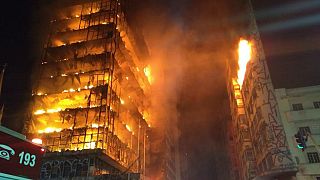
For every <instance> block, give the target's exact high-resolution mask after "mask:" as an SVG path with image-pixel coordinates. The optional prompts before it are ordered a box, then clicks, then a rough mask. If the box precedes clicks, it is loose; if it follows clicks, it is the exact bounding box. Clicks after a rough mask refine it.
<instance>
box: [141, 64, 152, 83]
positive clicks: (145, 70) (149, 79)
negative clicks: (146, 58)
mask: <svg viewBox="0 0 320 180" xmlns="http://www.w3.org/2000/svg"><path fill="white" fill-rule="evenodd" d="M143 71H144V74H145V76H146V77H147V79H148V81H149V83H150V84H152V83H153V77H152V74H151V72H152V71H151V66H150V65H148V66H146V67H145V68H144V69H143Z"/></svg>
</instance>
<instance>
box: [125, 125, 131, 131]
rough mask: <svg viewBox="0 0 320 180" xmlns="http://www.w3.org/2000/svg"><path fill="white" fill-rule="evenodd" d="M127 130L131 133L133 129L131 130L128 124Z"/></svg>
mask: <svg viewBox="0 0 320 180" xmlns="http://www.w3.org/2000/svg"><path fill="white" fill-rule="evenodd" d="M126 128H127V130H128V131H129V132H131V128H130V126H129V125H128V124H126Z"/></svg>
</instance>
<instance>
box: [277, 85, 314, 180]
mask: <svg viewBox="0 0 320 180" xmlns="http://www.w3.org/2000/svg"><path fill="white" fill-rule="evenodd" d="M275 94H276V99H277V102H278V108H279V112H280V117H281V122H282V124H283V127H284V130H285V133H286V137H287V141H288V145H289V147H290V152H291V154H292V156H293V157H294V161H295V164H296V166H297V168H298V173H297V179H298V180H300V179H301V180H304V179H305V180H317V179H320V171H319V169H320V158H319V157H320V154H319V153H320V148H319V146H320V106H319V105H320V86H308V87H300V88H291V89H285V88H281V89H276V90H275ZM299 131H300V132H303V133H309V135H308V140H307V143H306V145H307V147H306V148H305V150H304V151H302V150H301V149H299V148H297V142H296V139H295V134H297V133H298V132H299Z"/></svg>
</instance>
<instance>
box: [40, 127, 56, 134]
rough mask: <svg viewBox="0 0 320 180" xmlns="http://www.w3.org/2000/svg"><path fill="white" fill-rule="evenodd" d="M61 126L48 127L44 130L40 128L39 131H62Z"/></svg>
mask: <svg viewBox="0 0 320 180" xmlns="http://www.w3.org/2000/svg"><path fill="white" fill-rule="evenodd" d="M61 130H62V129H61V128H54V127H47V128H45V129H44V130H38V133H40V134H42V133H52V132H60V131H61Z"/></svg>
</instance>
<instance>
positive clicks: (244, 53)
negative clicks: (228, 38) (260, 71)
mask: <svg viewBox="0 0 320 180" xmlns="http://www.w3.org/2000/svg"><path fill="white" fill-rule="evenodd" d="M238 56H239V57H238V64H239V70H238V83H239V85H240V88H241V87H242V84H243V80H244V76H245V74H246V68H247V63H248V62H249V61H250V59H251V44H250V43H249V41H247V40H244V39H240V42H239V48H238Z"/></svg>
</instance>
